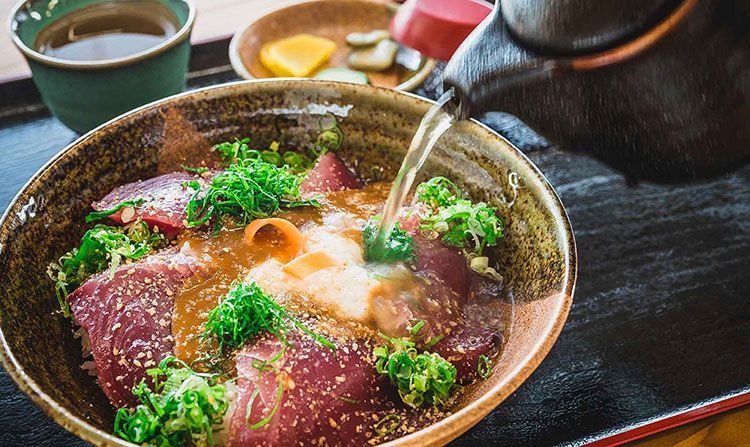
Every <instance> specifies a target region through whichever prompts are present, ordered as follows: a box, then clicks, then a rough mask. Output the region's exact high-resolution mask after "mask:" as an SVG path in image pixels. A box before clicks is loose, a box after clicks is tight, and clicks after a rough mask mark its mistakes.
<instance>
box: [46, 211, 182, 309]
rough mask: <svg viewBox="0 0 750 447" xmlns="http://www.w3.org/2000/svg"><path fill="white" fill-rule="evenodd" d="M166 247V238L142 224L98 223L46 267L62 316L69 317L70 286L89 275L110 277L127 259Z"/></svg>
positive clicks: (77, 283) (75, 284)
mask: <svg viewBox="0 0 750 447" xmlns="http://www.w3.org/2000/svg"><path fill="white" fill-rule="evenodd" d="M166 245H167V240H166V238H165V237H164V236H163V235H162V234H160V233H156V232H152V231H151V230H149V228H148V225H146V223H145V222H143V221H136V222H133V223H131V224H128V225H126V226H124V227H112V226H109V225H104V224H97V225H95V226H94V228H92V229H90V230H88V231H87V232H86V233H85V234H84V235H83V237H82V238H81V246H80V247H79V248H74V249H73V250H72V251H70V252H68V253H66V254H64V255H63V256H61V257H60V259H58V261H57V262H53V263H52V264H50V265H49V266H48V267H47V274H48V275H49V277H50V279H51V280H52V281H55V290H56V292H57V299H58V301H60V305H61V309H62V311H63V314H64V315H65V316H68V315H69V309H68V306H67V302H66V297H67V295H68V290H69V289H68V288H69V287H77V286H79V285H80V284H81V283H83V282H84V281H85V280H86V279H87V278H88V277H89V276H91V275H93V274H94V273H98V272H101V271H103V270H105V269H109V270H110V275H113V274H114V271H115V269H116V268H117V267H118V266H119V265H120V264H122V263H123V262H125V261H126V260H136V259H140V258H142V257H144V256H146V255H147V254H149V253H151V252H152V251H155V250H157V249H159V248H162V247H165V246H166Z"/></svg>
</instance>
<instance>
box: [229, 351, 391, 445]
mask: <svg viewBox="0 0 750 447" xmlns="http://www.w3.org/2000/svg"><path fill="white" fill-rule="evenodd" d="M294 344H295V347H294V348H289V347H287V348H286V351H285V353H284V355H283V357H282V358H281V360H279V361H278V362H276V363H274V364H273V366H274V367H275V368H276V371H263V372H262V374H260V378H258V377H259V370H258V369H256V368H255V367H253V362H259V361H263V360H265V359H269V358H273V357H274V355H276V354H277V353H278V352H279V350H280V349H281V343H280V342H279V341H278V339H273V338H264V339H261V340H259V341H257V342H256V343H254V344H253V346H250V347H248V348H247V349H246V350H244V351H243V352H241V353H239V354H238V355H237V358H236V360H237V372H238V374H239V375H240V376H242V377H245V378H243V379H240V380H239V381H238V382H239V387H240V392H239V396H240V397H239V400H238V401H237V410H236V411H235V412H234V414H233V416H232V421H231V423H230V431H229V447H251V446H252V447H262V446H276V445H295V446H297V445H304V446H343V445H366V442H367V440H368V438H370V437H372V436H373V431H372V425H373V423H374V420H373V415H375V417H376V418H379V417H382V415H383V414H385V411H387V409H388V408H393V402H394V400H393V399H394V397H393V396H389V395H388V394H387V393H388V389H389V388H391V387H390V384H388V383H387V379H383V378H379V377H378V376H377V373H376V372H375V368H374V366H373V365H371V364H369V363H368V362H367V360H365V359H364V358H367V357H369V356H370V353H371V352H372V346H370V345H369V344H367V343H366V342H363V341H358V342H349V344H348V345H347V346H343V345H339V347H338V349H337V350H336V357H335V358H334V356H333V353H332V352H331V350H329V349H328V348H325V347H323V346H321V345H319V344H317V343H316V342H315V341H313V340H312V339H310V338H308V337H304V338H302V337H299V336H298V337H297V338H296V339H295V342H294ZM363 357H364V358H363ZM256 365H257V363H256ZM277 371H278V372H277ZM279 381H281V384H282V386H283V392H282V395H281V399H280V400H279V402H278V408H277V410H276V412H275V413H274V414H273V416H272V417H271V419H270V420H269V422H268V423H266V424H265V425H263V426H261V427H260V428H257V429H251V428H249V426H250V425H252V424H256V423H258V422H260V421H262V420H263V419H265V418H267V417H268V416H269V415H270V414H271V412H272V410H273V408H274V406H275V405H277V397H278V391H279ZM256 387H257V388H258V395H257V397H256V398H255V400H254V401H253V402H252V408H251V412H250V418H249V421H250V422H249V424H248V422H247V420H246V416H247V405H248V403H249V402H250V398H251V396H252V394H253V392H254V391H255V390H256ZM395 399H396V400H397V399H398V397H395ZM376 420H377V419H375V421H376Z"/></svg>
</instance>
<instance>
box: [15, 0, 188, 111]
mask: <svg viewBox="0 0 750 447" xmlns="http://www.w3.org/2000/svg"><path fill="white" fill-rule="evenodd" d="M37 1H42V0H31V1H30V0H19V2H18V3H16V4H15V6H13V8H12V9H11V10H10V16H9V17H8V33H9V34H10V38H11V40H12V41H13V44H14V45H15V46H16V48H18V49H19V51H21V52H22V53H23V54H24V56H26V57H28V58H30V59H32V60H34V61H36V62H39V63H42V64H44V65H48V66H52V67H58V68H67V69H73V70H102V69H107V68H117V67H123V66H128V65H132V64H135V63H136V62H140V61H143V60H146V59H149V58H152V57H155V56H158V55H160V54H162V53H164V52H166V51H167V50H169V49H171V48H173V47H175V46H176V45H177V44H179V43H181V42H182V41H184V40H185V39H188V38H189V37H190V33H191V32H192V30H193V25H194V24H195V15H196V12H195V11H196V8H195V3H194V0H178V1H180V2H182V3H184V4H185V5H186V6H187V7H188V16H187V19H185V23H184V24H183V25H182V26H180V28H179V29H178V30H177V31H176V32H175V33H174V34H173V35H172V36H170V37H169V38H168V39H166V40H164V41H163V42H161V43H159V44H158V45H155V46H153V47H149V48H147V49H145V50H143V51H139V52H137V53H133V54H130V55H127V56H122V57H117V58H112V59H102V60H97V61H76V60H70V59H62V58H58V57H52V56H47V55H46V54H42V53H40V52H39V51H37V50H35V49H34V48H32V47H29V46H28V45H26V43H25V42H24V41H23V40H21V36H19V35H18V27H19V26H20V25H19V21H18V19H17V17H18V14H20V12H21V9H22V8H23V7H24V6H25V5H26V4H27V3H30V2H31V3H35V2H37ZM120 116H121V115H120ZM117 118H119V116H118V117H117Z"/></svg>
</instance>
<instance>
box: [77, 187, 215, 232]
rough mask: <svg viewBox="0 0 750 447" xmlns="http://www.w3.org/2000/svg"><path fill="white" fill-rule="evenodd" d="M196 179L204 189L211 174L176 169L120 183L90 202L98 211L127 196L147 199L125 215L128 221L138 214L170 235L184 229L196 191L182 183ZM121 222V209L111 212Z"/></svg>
mask: <svg viewBox="0 0 750 447" xmlns="http://www.w3.org/2000/svg"><path fill="white" fill-rule="evenodd" d="M190 181H197V182H199V183H200V185H201V189H203V190H205V189H206V187H207V185H208V183H209V182H210V177H208V178H205V177H202V176H200V175H197V174H194V173H190V172H173V173H171V174H165V175H160V176H158V177H153V178H150V179H148V180H139V181H137V182H133V183H128V184H126V185H122V186H118V187H117V188H115V189H113V190H112V192H110V193H109V194H107V195H106V196H105V197H104V198H103V199H101V200H100V201H98V202H94V203H93V204H91V206H92V207H93V208H94V209H95V210H97V211H103V210H108V209H112V208H114V207H115V206H117V205H119V204H120V203H122V202H123V201H125V200H136V199H144V200H146V202H145V203H143V205H142V206H141V207H140V208H135V214H134V215H132V216H126V218H129V220H128V222H130V221H134V220H136V219H138V218H140V219H141V220H143V221H144V222H146V223H147V224H148V226H149V227H152V228H153V227H154V226H157V227H159V230H160V231H161V232H162V233H164V235H165V236H167V237H168V238H172V237H174V236H175V235H177V234H179V233H182V232H183V231H185V217H186V216H185V207H186V206H187V204H188V202H189V201H190V199H191V198H192V197H193V194H194V193H195V191H194V190H193V189H192V188H188V187H185V186H183V184H184V183H185V182H190ZM110 218H111V219H112V220H114V221H116V222H118V223H128V222H123V217H122V212H118V213H116V214H113V215H112V216H110Z"/></svg>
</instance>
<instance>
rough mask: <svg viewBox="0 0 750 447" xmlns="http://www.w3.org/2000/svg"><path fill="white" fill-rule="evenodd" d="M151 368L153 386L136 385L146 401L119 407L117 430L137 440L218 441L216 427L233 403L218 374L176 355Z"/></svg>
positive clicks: (163, 444)
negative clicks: (192, 366)
mask: <svg viewBox="0 0 750 447" xmlns="http://www.w3.org/2000/svg"><path fill="white" fill-rule="evenodd" d="M180 366H181V367H180ZM147 373H148V375H150V376H151V377H152V379H153V389H151V388H149V387H148V385H146V381H145V380H143V381H142V382H141V383H140V384H139V385H137V386H136V387H134V388H133V394H134V395H136V396H137V397H138V399H139V400H140V401H141V404H139V405H138V406H137V407H136V408H133V409H128V408H120V409H119V410H118V411H117V415H116V416H115V425H114V434H115V435H117V436H119V437H121V438H122V439H124V440H126V441H129V442H132V443H134V444H138V445H145V444H148V445H152V446H158V447H185V446H188V445H195V446H201V447H202V446H210V445H213V432H214V429H213V426H216V425H221V424H222V423H223V422H224V416H225V415H226V412H227V409H228V408H229V401H228V399H227V398H226V395H225V394H226V388H225V387H224V386H223V385H220V384H218V383H217V380H216V376H215V375H211V374H200V373H196V372H195V371H193V370H192V369H190V368H189V367H187V365H185V364H184V362H180V361H179V360H177V359H176V358H175V357H171V356H170V357H167V358H165V359H164V360H162V361H161V363H160V364H159V367H158V368H153V369H150V370H148V371H147ZM162 377H164V379H162Z"/></svg>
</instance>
